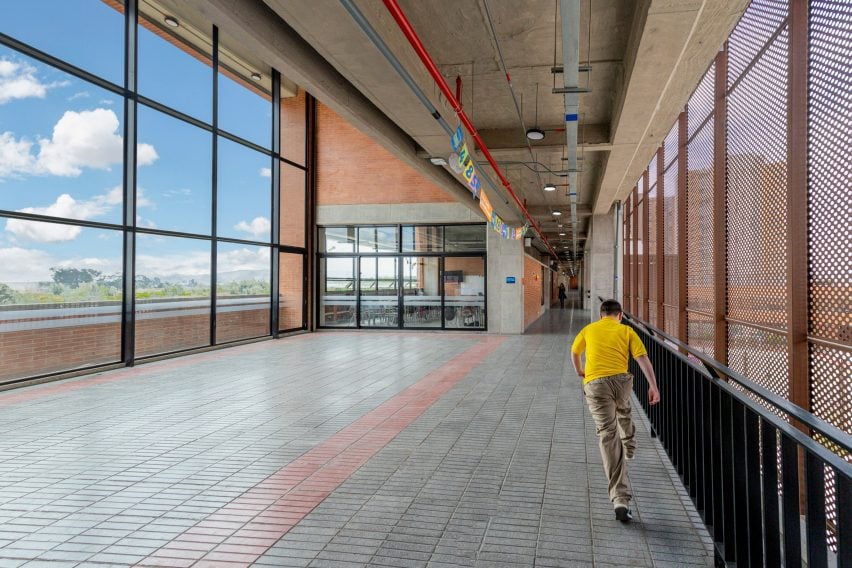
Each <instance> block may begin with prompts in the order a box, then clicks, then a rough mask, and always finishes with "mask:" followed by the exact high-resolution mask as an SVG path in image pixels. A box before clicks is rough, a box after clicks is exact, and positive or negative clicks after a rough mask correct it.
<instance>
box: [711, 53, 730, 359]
mask: <svg viewBox="0 0 852 568" xmlns="http://www.w3.org/2000/svg"><path fill="white" fill-rule="evenodd" d="M727 88H728V47H727V44H726V45H725V47H724V49H723V50H722V51H720V52H719V53H718V55H716V75H715V85H714V91H715V97H714V104H715V111H714V112H715V116H714V122H713V130H714V135H713V299H714V301H713V316H714V320H715V321H714V325H713V329H714V334H715V337H714V341H713V346H714V349H713V352H714V355H715V359H716V360H717V361H719V362H721V363H723V364H725V365H727V364H728V324H727V320H726V319H725V316H726V315H727V312H728V263H727V258H728V251H727V234H728V216H727V211H728V208H727V195H726V186H727V175H726V171H727V154H726V152H727V150H726V131H727V122H728V120H727V116H728V108H727V107H728V105H727V99H726V92H727Z"/></svg>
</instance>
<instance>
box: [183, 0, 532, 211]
mask: <svg viewBox="0 0 852 568" xmlns="http://www.w3.org/2000/svg"><path fill="white" fill-rule="evenodd" d="M186 3H187V4H188V5H190V6H192V8H194V9H195V10H197V11H198V12H200V13H201V14H203V15H204V17H205V18H207V19H208V20H209V21H211V22H213V23H214V24H215V25H217V26H218V27H219V29H220V32H221V33H223V34H227V36H229V37H230V38H232V40H235V41H237V42H240V44H241V45H242V47H243V48H244V49H245V50H247V51H249V52H251V53H252V54H253V55H254V56H256V57H258V58H259V59H261V60H262V61H264V62H265V63H266V64H268V65H270V66H272V67H274V68H276V69H278V71H280V72H281V73H282V74H283V75H284V76H286V77H287V78H288V79H290V80H292V81H294V82H295V83H297V84H299V85H300V86H301V87H302V88H304V89H305V90H306V91H307V92H308V93H310V94H311V95H312V96H314V97H315V98H316V99H317V100H318V101H320V102H321V103H322V104H324V105H326V106H328V107H329V108H331V109H332V110H333V111H334V112H336V113H337V114H339V115H340V116H342V117H343V118H344V119H346V120H347V121H348V122H349V123H350V124H352V125H353V126H355V127H356V128H357V129H358V130H360V131H361V132H363V133H364V134H366V135H367V136H369V137H370V138H372V139H373V140H375V141H376V142H377V143H378V144H380V145H381V146H382V147H384V148H385V149H386V150H388V151H389V152H390V153H391V154H393V155H394V156H396V157H397V158H399V159H400V160H402V161H403V162H404V163H406V164H408V165H409V166H411V167H412V168H413V169H414V170H415V171H417V172H418V173H420V174H421V175H423V177H425V178H426V179H428V180H429V181H431V182H433V183H435V184H436V185H438V186H439V187H441V188H442V189H444V190H445V191H446V192H447V193H448V194H450V195H451V196H453V197H455V198H456V199H458V200H459V202H460V203H462V204H464V205H465V206H466V207H467V208H468V209H470V210H471V211H473V212H474V214H476V215H478V216H479V217H480V218H481V213H480V212H479V208H478V206H477V204H476V202H474V201H473V200H472V199H471V198H470V193H469V192H468V191H467V189H466V188H465V187H463V186H462V184H461V183H460V181H458V180H457V179H456V178H455V177H454V176H453V175H452V174H450V173H449V172H448V171H446V170H444V169H442V168H437V167H435V166H433V165H432V164H430V163H429V162H428V161H426V160H423V159H422V158H420V157H418V155H417V149H418V148H417V144H416V143H415V142H414V140H413V139H412V138H411V137H410V136H409V135H408V134H406V133H405V132H404V131H403V130H402V129H401V128H400V127H399V126H397V125H396V124H395V123H394V122H393V121H392V120H391V119H390V118H388V117H387V116H386V115H385V114H384V113H383V112H382V111H381V110H379V108H377V107H376V105H374V104H373V103H372V102H371V101H370V100H369V99H368V98H367V97H366V96H364V95H363V94H362V93H361V92H360V91H358V89H356V88H355V87H354V86H353V85H352V84H351V83H350V82H349V81H348V80H347V79H346V78H345V77H344V76H343V75H341V74H340V73H339V72H338V71H337V70H336V69H335V68H334V67H333V66H332V65H331V64H330V63H328V62H327V61H326V60H325V59H324V58H323V57H322V56H321V55H320V54H319V53H318V52H317V51H316V50H315V49H314V48H313V47H312V46H311V45H309V44H308V43H307V42H306V41H305V40H304V39H302V37H301V36H300V35H299V34H298V33H297V32H296V31H295V30H294V29H293V28H292V27H290V26H289V25H288V24H287V23H286V22H284V21H283V20H282V19H281V18H280V17H279V16H278V14H276V13H275V12H274V11H273V10H272V9H271V8H269V7H268V6H267V5H266V4H264V3H263V2H262V1H261V0H186ZM494 205H495V209H497V210H498V212H499V213H500V214H501V216H504V218H506V219H507V220H512V219H516V218H517V213H516V212H514V211H513V210H512V209H509V208H507V207H504V206H503V204H502V203H495V204H494Z"/></svg>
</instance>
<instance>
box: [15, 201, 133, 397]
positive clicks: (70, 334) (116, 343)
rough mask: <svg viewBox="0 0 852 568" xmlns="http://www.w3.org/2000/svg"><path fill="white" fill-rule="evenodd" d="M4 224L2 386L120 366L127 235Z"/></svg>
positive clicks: (26, 223) (53, 225)
mask: <svg viewBox="0 0 852 568" xmlns="http://www.w3.org/2000/svg"><path fill="white" fill-rule="evenodd" d="M0 223H3V224H4V225H5V231H4V232H2V233H0V382H4V381H6V380H10V379H18V378H23V377H31V376H34V375H42V374H45V373H54V372H59V371H69V370H72V369H76V368H80V367H87V366H91V365H97V364H102V363H112V362H116V361H118V360H119V359H120V358H121V295H122V285H123V284H122V276H121V255H122V238H121V231H108V230H102V229H88V228H82V227H75V226H72V225H61V224H57V223H37V222H31V221H20V220H17V219H3V218H0ZM10 224H14V225H17V226H18V229H19V230H18V232H17V233H13V232H10V230H9V226H10ZM23 235H27V236H23Z"/></svg>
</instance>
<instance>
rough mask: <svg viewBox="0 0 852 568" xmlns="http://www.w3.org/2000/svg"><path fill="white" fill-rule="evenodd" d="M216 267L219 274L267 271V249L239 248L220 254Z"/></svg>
mask: <svg viewBox="0 0 852 568" xmlns="http://www.w3.org/2000/svg"><path fill="white" fill-rule="evenodd" d="M216 267H217V269H218V270H219V272H234V271H237V270H269V249H268V248H266V247H258V248H251V249H250V248H240V249H235V250H229V251H226V252H224V253H220V254H219V258H218V260H217V262H216Z"/></svg>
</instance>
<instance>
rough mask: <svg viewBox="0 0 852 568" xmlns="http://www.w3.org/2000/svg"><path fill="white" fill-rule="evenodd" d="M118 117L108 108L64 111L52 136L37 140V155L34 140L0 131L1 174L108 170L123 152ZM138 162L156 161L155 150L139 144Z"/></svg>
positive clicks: (75, 174) (121, 156)
mask: <svg viewBox="0 0 852 568" xmlns="http://www.w3.org/2000/svg"><path fill="white" fill-rule="evenodd" d="M118 131H119V121H118V116H116V114H115V112H114V111H112V110H110V109H105V108H97V109H95V110H85V111H81V112H76V111H72V110H69V111H66V112H65V114H63V115H62V118H60V119H59V121H58V122H57V123H56V124H55V125H54V127H53V134H52V136H51V138H49V139H48V138H40V139H39V140H38V145H39V152H38V156H33V154H32V146H33V143H32V142H29V141H28V140H26V139H23V138H22V139H20V140H16V139H15V137H14V135H13V134H12V133H11V132H4V133H2V134H0V176H4V177H5V176H14V175H45V174H51V175H57V176H65V177H76V176H79V175H80V174H81V173H83V168H92V169H99V170H109V169H110V168H111V167H112V166H113V165H117V164H121V163H122V161H123V156H124V151H123V144H122V137H121V134H120V133H119V132H118ZM136 157H137V162H138V164H139V165H140V166H147V165H149V164H152V163H153V162H154V161H155V160H157V158H158V156H157V151H156V150H155V149H154V147H153V146H152V145H150V144H144V143H141V144H139V145H138V146H137V149H136Z"/></svg>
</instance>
